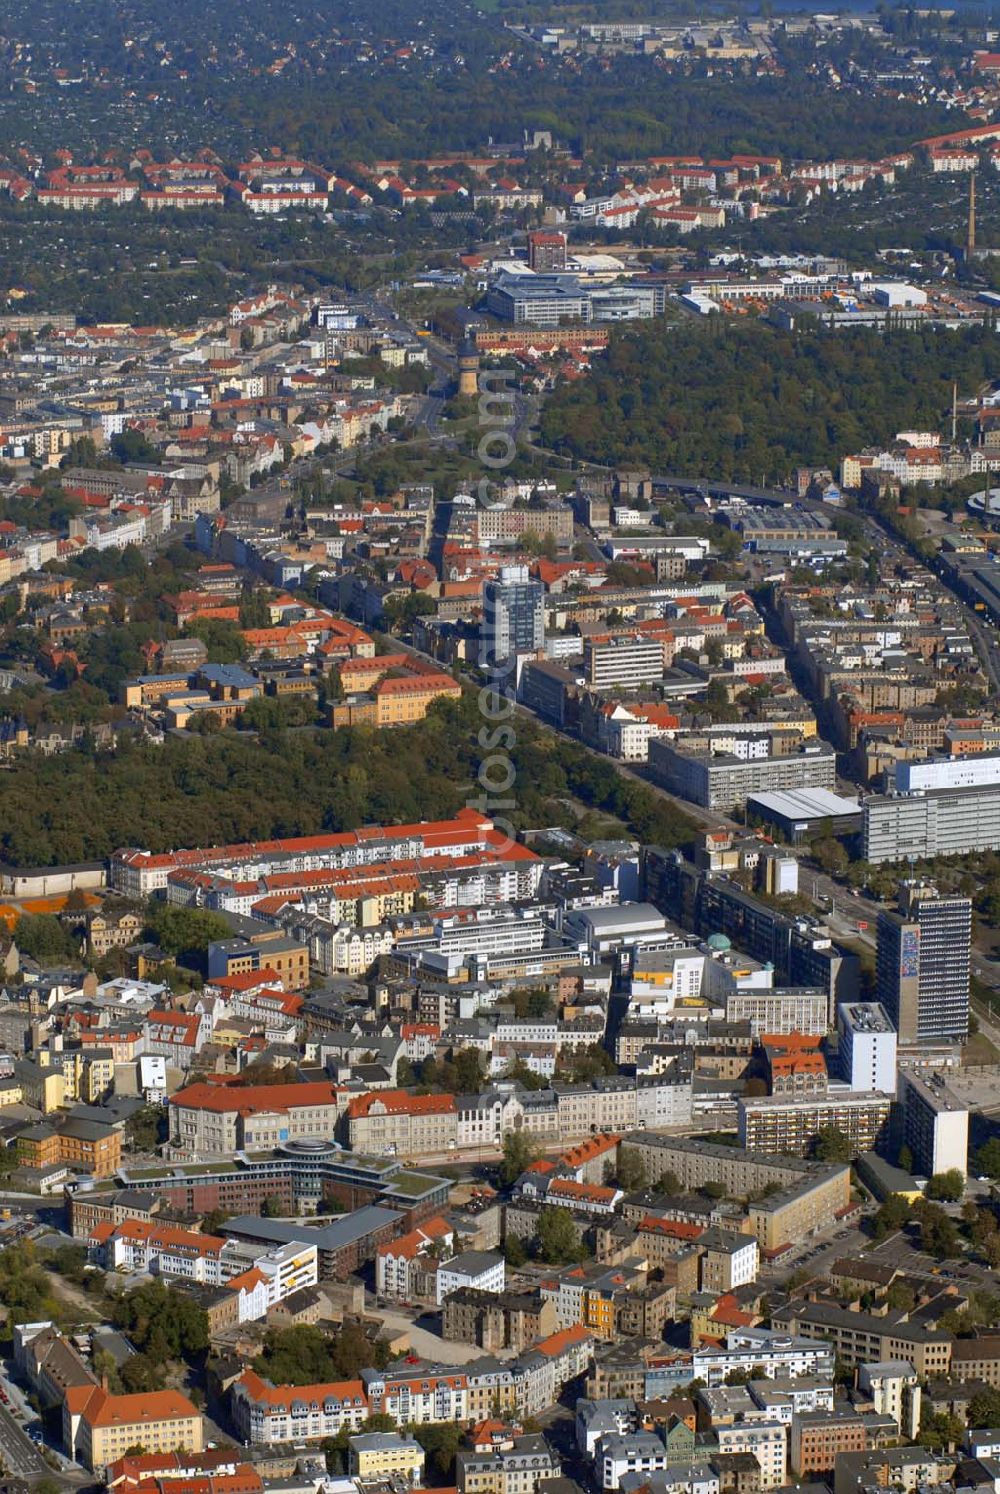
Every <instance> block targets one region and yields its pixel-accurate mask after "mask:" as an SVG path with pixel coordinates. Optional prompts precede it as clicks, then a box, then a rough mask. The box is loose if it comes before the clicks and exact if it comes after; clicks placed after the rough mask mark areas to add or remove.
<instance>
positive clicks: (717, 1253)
mask: <svg viewBox="0 0 1000 1494" xmlns="http://www.w3.org/2000/svg"><path fill="white" fill-rule="evenodd" d="M698 1248H699V1249H700V1250H701V1251H702V1257H701V1289H702V1291H703V1292H716V1293H721V1292H731V1291H733V1290H734V1289H735V1288H736V1287H741V1286H747V1285H748V1284H749V1283H750V1282H752V1281H756V1279H757V1265H758V1261H759V1259H760V1250H759V1247H758V1245H757V1241H756V1239H755V1238H754V1237H753V1236H752V1235H743V1234H738V1233H737V1232H736V1231H735V1230H728V1229H716V1228H714V1227H713V1228H711V1229H706V1230H705V1231H704V1232H703V1233H702V1234H700V1235H699V1236H698Z"/></svg>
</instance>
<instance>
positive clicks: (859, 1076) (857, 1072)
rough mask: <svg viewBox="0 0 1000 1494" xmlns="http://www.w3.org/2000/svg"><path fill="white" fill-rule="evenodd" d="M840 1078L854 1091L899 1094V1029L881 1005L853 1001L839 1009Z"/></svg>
mask: <svg viewBox="0 0 1000 1494" xmlns="http://www.w3.org/2000/svg"><path fill="white" fill-rule="evenodd" d="M837 1029H838V1031H839V1033H840V1051H839V1057H840V1074H841V1078H842V1079H843V1080H844V1082H845V1083H846V1084H849V1085H850V1087H851V1089H853V1090H859V1091H870V1090H878V1091H880V1092H881V1093H882V1094H887V1095H891V1094H894V1093H895V1091H896V1029H895V1028H894V1027H893V1025H892V1023H891V1022H890V1021H889V1015H888V1013H887V1012H886V1010H885V1007H884V1006H882V1005H880V1003H879V1002H877V1001H852V1002H850V1003H847V1004H845V1005H843V1006H840V1007H838V1008H837Z"/></svg>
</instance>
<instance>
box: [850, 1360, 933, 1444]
mask: <svg viewBox="0 0 1000 1494" xmlns="http://www.w3.org/2000/svg"><path fill="white" fill-rule="evenodd" d="M858 1389H859V1391H861V1392H862V1393H863V1394H867V1395H870V1396H871V1398H872V1404H873V1405H874V1407H875V1410H876V1411H877V1412H878V1413H879V1414H880V1415H881V1416H891V1417H892V1419H893V1421H894V1422H895V1423H896V1425H897V1426H898V1427H899V1432H900V1436H901V1437H909V1438H910V1439H911V1440H912V1439H914V1438H915V1437H916V1435H917V1433H918V1432H919V1430H920V1407H921V1402H922V1392H921V1388H920V1379H919V1377H918V1375H917V1372H916V1370H915V1369H914V1368H913V1365H912V1364H910V1362H909V1361H908V1360H906V1359H898V1360H889V1361H887V1362H884V1363H881V1364H861V1365H859V1366H858Z"/></svg>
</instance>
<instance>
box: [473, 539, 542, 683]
mask: <svg viewBox="0 0 1000 1494" xmlns="http://www.w3.org/2000/svg"><path fill="white" fill-rule="evenodd" d="M544 644H545V588H544V586H543V585H542V583H541V582H540V581H532V580H531V578H530V576H529V575H528V568H527V566H521V565H508V566H503V567H502V568H501V571H500V578H499V580H497V581H487V582H486V584H485V586H484V587H483V622H482V630H481V633H480V649H479V662H480V665H481V666H482V667H483V668H485V669H496V668H498V667H503V665H504V664H505V663H506V662H507V661H508V660H511V659H514V658H516V657H517V655H518V654H533V653H535V652H537V650H538V649H540V648H542V647H543V646H544Z"/></svg>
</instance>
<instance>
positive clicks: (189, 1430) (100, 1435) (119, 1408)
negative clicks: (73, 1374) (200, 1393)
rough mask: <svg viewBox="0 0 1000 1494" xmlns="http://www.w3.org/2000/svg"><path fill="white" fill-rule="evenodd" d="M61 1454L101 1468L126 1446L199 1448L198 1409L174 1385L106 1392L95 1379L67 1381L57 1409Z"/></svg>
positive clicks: (155, 1450)
mask: <svg viewBox="0 0 1000 1494" xmlns="http://www.w3.org/2000/svg"><path fill="white" fill-rule="evenodd" d="M62 1426H63V1447H64V1449H65V1451H66V1455H67V1457H69V1458H72V1459H73V1460H74V1461H75V1462H78V1463H82V1464H83V1466H84V1467H85V1468H89V1469H90V1470H91V1472H92V1473H97V1474H101V1473H103V1472H104V1470H105V1469H106V1468H107V1467H108V1465H109V1464H110V1463H114V1462H116V1461H117V1459H118V1458H120V1457H122V1456H123V1454H124V1453H126V1452H127V1451H128V1449H129V1448H130V1447H142V1448H144V1449H145V1450H146V1451H147V1452H150V1453H167V1452H175V1451H177V1450H179V1449H181V1448H183V1449H184V1450H185V1451H187V1452H194V1453H199V1452H201V1450H202V1448H203V1446H204V1441H203V1424H202V1419H201V1413H200V1412H199V1411H198V1409H197V1408H196V1407H195V1406H193V1405H192V1404H191V1402H190V1401H189V1400H188V1399H187V1397H186V1396H183V1395H181V1393H180V1391H178V1390H152V1391H145V1392H143V1393H142V1394H141V1395H111V1394H110V1393H109V1392H108V1391H106V1390H104V1389H103V1388H102V1387H101V1386H100V1385H96V1384H91V1385H90V1386H71V1387H70V1389H69V1390H67V1392H66V1398H65V1400H64V1401H63V1409H62Z"/></svg>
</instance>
